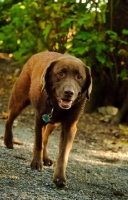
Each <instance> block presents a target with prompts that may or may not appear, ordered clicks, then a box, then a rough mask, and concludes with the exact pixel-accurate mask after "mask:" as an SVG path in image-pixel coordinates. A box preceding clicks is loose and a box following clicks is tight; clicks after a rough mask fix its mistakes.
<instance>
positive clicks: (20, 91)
mask: <svg viewBox="0 0 128 200" xmlns="http://www.w3.org/2000/svg"><path fill="white" fill-rule="evenodd" d="M90 92H91V75H90V70H89V68H88V67H87V66H85V65H84V64H83V63H82V61H80V60H79V59H77V58H75V57H73V56H69V55H66V54H59V53H55V52H44V53H38V54H35V55H34V56H32V57H31V58H30V59H29V60H28V62H27V63H26V64H25V66H24V68H23V70H22V72H21V74H20V76H19V78H18V80H17V81H16V83H15V85H14V87H13V90H12V94H11V97H10V101H9V116H8V119H7V121H6V128H5V135H4V143H5V145H6V146H7V147H8V148H11V149H12V148H13V134H12V124H13V121H14V119H15V118H16V117H17V116H18V115H19V114H20V112H21V111H22V110H23V109H24V108H25V107H26V106H28V105H29V104H30V103H31V104H32V105H33V106H34V108H35V112H36V117H35V142H34V151H33V158H32V161H31V168H32V169H37V170H41V169H42V160H43V162H44V165H49V166H50V165H52V163H53V162H52V160H50V159H49V157H48V154H47V149H46V148H47V142H48V138H49V135H50V134H51V132H52V131H53V130H54V128H55V127H56V126H57V125H58V124H59V123H60V124H61V126H62V131H61V135H60V145H59V155H58V159H57V163H56V168H55V171H54V175H53V182H54V183H55V184H56V186H57V187H64V186H65V185H66V174H65V171H66V166H67V161H68V156H69V152H70V149H71V147H72V143H73V139H74V137H75V133H76V131H77V128H76V124H77V121H78V119H79V116H80V114H81V111H82V110H83V108H84V105H85V101H86V99H89V97H90ZM52 109H54V110H53V113H52V116H51V119H50V123H45V122H44V121H43V119H42V115H44V114H50V113H51V111H52Z"/></svg>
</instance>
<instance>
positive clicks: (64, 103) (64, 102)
mask: <svg viewBox="0 0 128 200" xmlns="http://www.w3.org/2000/svg"><path fill="white" fill-rule="evenodd" d="M57 101H58V104H59V106H60V108H62V109H69V108H71V106H72V103H73V101H72V100H69V99H61V98H59V97H57Z"/></svg>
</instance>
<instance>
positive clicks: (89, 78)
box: [84, 66, 92, 100]
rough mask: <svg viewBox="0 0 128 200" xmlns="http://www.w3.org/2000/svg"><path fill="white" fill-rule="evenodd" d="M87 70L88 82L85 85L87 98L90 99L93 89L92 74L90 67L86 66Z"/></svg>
mask: <svg viewBox="0 0 128 200" xmlns="http://www.w3.org/2000/svg"><path fill="white" fill-rule="evenodd" d="M85 70H86V83H85V87H84V92H86V98H87V100H89V99H90V94H91V91H92V76H91V70H90V68H89V67H87V66H85Z"/></svg>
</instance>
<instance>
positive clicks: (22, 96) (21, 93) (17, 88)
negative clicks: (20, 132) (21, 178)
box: [4, 76, 30, 149]
mask: <svg viewBox="0 0 128 200" xmlns="http://www.w3.org/2000/svg"><path fill="white" fill-rule="evenodd" d="M29 87H30V84H29V79H28V77H27V76H24V80H23V81H22V80H21V77H19V79H18V80H17V82H16V83H15V85H14V87H13V90H12V94H11V97H10V101H9V113H8V119H7V120H6V124H5V135H4V144H5V145H6V146H7V148H10V149H13V133H12V126H13V122H14V120H15V119H16V117H17V116H18V115H19V114H20V113H21V111H22V110H23V109H24V108H25V107H27V106H28V105H29V104H30V101H29V95H28V94H29Z"/></svg>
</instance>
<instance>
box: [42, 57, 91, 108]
mask: <svg viewBox="0 0 128 200" xmlns="http://www.w3.org/2000/svg"><path fill="white" fill-rule="evenodd" d="M41 83H42V89H46V91H47V93H48V95H51V96H52V97H54V98H55V99H56V101H57V102H58V105H59V107H60V108H62V109H69V108H71V106H72V104H73V103H74V102H75V101H76V100H77V99H79V98H80V97H81V96H82V94H83V93H86V98H87V99H88V100H89V98H90V93H91V89H92V79H91V72H90V69H89V68H88V67H87V66H85V65H84V63H83V62H82V61H80V60H79V59H77V58H75V57H72V56H67V57H66V56H64V57H62V58H60V59H58V60H56V61H53V62H52V63H51V64H50V65H49V66H48V67H47V69H46V71H45V72H44V73H43V75H42V78H41Z"/></svg>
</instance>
